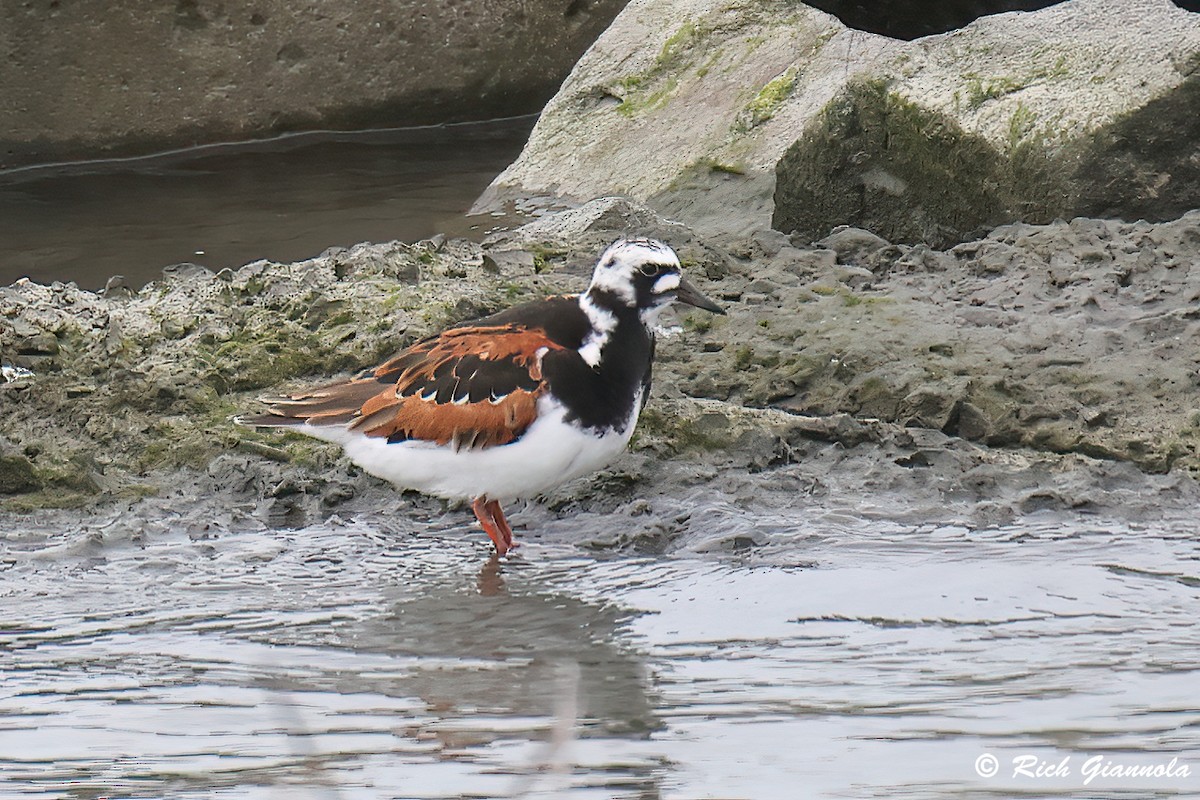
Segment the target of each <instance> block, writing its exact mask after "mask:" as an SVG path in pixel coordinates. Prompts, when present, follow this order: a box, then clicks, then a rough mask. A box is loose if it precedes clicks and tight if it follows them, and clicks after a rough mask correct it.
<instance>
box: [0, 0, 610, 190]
mask: <svg viewBox="0 0 1200 800" xmlns="http://www.w3.org/2000/svg"><path fill="white" fill-rule="evenodd" d="M623 4H624V0H586V1H583V0H576V2H572V3H559V2H549V0H537V1H536V2H522V3H508V2H503V1H502V0H465V2H454V1H453V0H427V1H426V2H420V3H395V2H391V0H368V2H360V3H340V2H333V1H332V0H314V2H307V3H301V4H297V3H288V2H283V0H257V2H255V3H253V4H242V3H224V4H223V3H215V2H211V0H178V2H173V3H149V4H147V3H139V2H131V0H116V2H109V3H61V4H60V3H58V2H52V3H16V2H13V3H3V4H0V168H3V167H9V166H13V165H18V164H28V163H35V162H38V161H47V160H61V159H68V158H78V157H85V158H95V157H99V156H103V155H112V154H123V153H130V152H145V151H147V150H149V149H152V148H161V147H167V146H171V147H179V146H186V145H191V144H199V143H204V142H212V141H228V140H231V139H247V138H254V137H261V136H264V135H267V134H270V133H272V132H278V131H286V130H304V129H312V128H322V129H327V128H356V127H389V126H393V127H394V126H403V125H415V124H425V123H439V122H450V121H455V120H478V119H487V118H489V117H496V116H513V115H518V114H529V113H534V112H536V111H537V110H538V109H540V108H541V107H542V105H543V104H544V103H545V101H546V99H547V98H548V97H549V96H550V95H551V94H553V92H554V90H555V89H556V88H557V87H558V84H559V83H560V82H561V80H562V78H563V76H565V75H566V74H567V72H568V71H569V70H570V69H571V65H572V64H573V63H574V62H575V60H576V59H577V58H578V57H579V55H580V54H581V53H582V52H583V51H584V50H585V49H586V48H587V47H588V45H590V44H591V43H592V41H593V40H594V39H595V38H596V36H597V35H598V34H599V33H600V32H601V31H602V30H604V27H605V26H606V25H607V24H608V23H609V21H611V20H612V18H613V16H614V15H616V13H617V12H618V11H619V10H620V8H621V6H622V5H623Z"/></svg>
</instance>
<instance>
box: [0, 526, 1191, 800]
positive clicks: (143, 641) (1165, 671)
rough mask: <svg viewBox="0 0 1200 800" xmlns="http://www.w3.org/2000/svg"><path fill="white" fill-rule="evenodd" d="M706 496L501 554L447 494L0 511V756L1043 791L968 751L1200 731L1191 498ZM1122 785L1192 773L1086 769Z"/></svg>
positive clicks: (611, 791) (362, 779)
mask: <svg viewBox="0 0 1200 800" xmlns="http://www.w3.org/2000/svg"><path fill="white" fill-rule="evenodd" d="M704 512H705V509H704V508H703V507H695V508H692V509H691V510H690V513H686V514H684V515H683V516H684V517H685V520H684V521H683V522H679V523H677V524H678V525H679V526H680V532H679V533H678V536H679V537H681V538H678V539H676V540H674V544H673V545H672V546H671V547H670V549H669V552H668V553H667V554H664V555H655V556H636V557H635V556H628V555H624V554H622V553H620V552H611V551H604V550H592V551H584V550H580V549H577V548H576V547H574V546H573V545H571V544H569V542H571V541H573V540H574V539H572V538H570V537H569V536H568V535H567V532H565V531H564V528H563V525H562V524H561V523H552V524H549V525H546V526H542V525H541V524H540V522H539V523H538V528H539V532H538V533H537V534H536V535H532V536H530V537H528V538H530V539H531V540H532V541H531V542H530V543H528V544H526V545H525V547H524V548H522V549H523V551H524V553H523V554H522V555H520V556H518V557H516V558H514V559H511V560H509V561H507V562H506V563H504V564H499V563H497V562H495V561H489V560H488V559H487V557H486V555H485V552H486V551H485V550H484V548H483V544H482V542H481V541H480V538H481V537H479V536H478V535H477V534H476V533H475V532H473V531H468V530H467V529H466V527H465V526H464V525H461V524H459V523H458V522H457V521H454V522H453V524H441V525H435V526H429V527H428V528H426V527H422V529H421V533H420V534H418V535H399V534H395V533H391V532H389V530H388V529H387V528H386V526H381V525H379V524H377V523H375V522H374V521H373V520H361V521H356V520H351V521H340V520H333V521H331V522H330V523H329V524H326V525H322V526H314V527H310V528H305V529H301V530H274V529H270V528H266V527H263V526H261V525H259V526H254V525H246V524H243V525H238V526H236V530H231V529H229V528H227V527H225V526H223V525H220V524H217V525H213V526H211V528H210V529H209V530H208V531H207V532H205V533H204V534H203V535H202V536H197V535H195V532H194V531H193V532H192V535H189V533H188V532H187V531H186V530H185V528H186V526H181V528H180V529H179V530H174V529H172V528H170V527H163V528H161V529H157V530H154V531H151V532H149V533H142V534H139V535H138V536H137V537H133V536H132V535H129V534H126V533H120V532H119V530H118V528H117V527H111V528H108V529H104V530H100V531H97V530H87V531H73V532H62V533H57V534H56V533H44V532H43V533H40V534H39V533H37V532H34V531H13V532H12V533H11V534H10V533H6V534H4V537H5V538H4V539H2V540H0V547H3V563H5V564H6V565H8V566H6V568H5V572H4V573H3V574H4V578H3V581H2V582H0V594H2V596H3V599H4V603H5V619H4V623H3V628H2V630H0V648H3V650H4V652H5V658H4V660H3V661H2V662H0V674H2V675H3V682H2V689H0V775H3V777H4V779H5V781H6V786H8V787H15V788H13V791H15V792H18V793H38V794H40V795H41V796H47V797H55V796H59V797H68V796H70V797H80V796H83V797H97V796H100V795H110V796H138V797H153V796H161V795H163V794H164V793H170V794H171V795H172V796H180V797H206V796H210V795H211V793H212V792H213V791H215V790H218V789H227V790H231V791H233V790H236V795H237V796H239V797H276V796H278V792H279V791H282V788H281V787H287V791H288V792H289V793H297V792H300V793H301V796H304V795H303V792H304V791H307V792H309V794H310V796H314V797H377V796H403V797H420V798H425V797H430V798H432V797H460V796H473V797H504V796H537V795H539V794H542V795H543V796H549V794H554V795H555V796H561V795H569V796H572V797H579V798H587V797H605V798H611V797H629V798H645V797H696V796H721V797H755V798H773V797H780V798H783V797H794V796H796V787H798V786H802V787H804V793H805V794H806V795H808V796H826V797H871V796H877V797H893V796H896V795H898V794H899V795H905V794H907V795H912V796H923V797H924V796H961V795H962V794H964V793H984V792H993V793H996V794H998V795H1001V796H1004V795H1008V794H1012V793H1013V792H1019V791H1020V792H1031V791H1032V792H1034V793H1037V794H1054V793H1061V794H1064V795H1069V794H1072V793H1077V792H1078V791H1079V790H1080V788H1081V784H1080V783H1079V782H1076V783H1064V782H1062V781H1059V782H1058V783H1054V782H1053V781H1049V782H1047V781H1045V780H1043V781H1042V782H1041V783H1029V781H1028V780H1026V779H1013V778H1006V777H1004V776H1003V775H1002V776H998V777H997V778H994V779H992V780H991V781H986V780H984V779H982V778H979V777H978V776H977V775H976V774H975V772H974V769H973V764H974V762H975V759H976V757H978V756H979V755H980V754H981V753H983V752H985V751H987V752H991V753H994V754H996V755H997V756H998V757H999V758H1000V759H1001V763H1003V764H1007V763H1008V760H1009V759H1011V757H1012V756H1013V755H1016V754H1019V753H1024V752H1036V753H1038V754H1040V755H1043V756H1045V757H1046V758H1048V759H1051V758H1053V759H1054V760H1060V759H1061V758H1062V757H1064V756H1072V757H1074V758H1076V761H1077V763H1082V758H1083V757H1084V756H1085V755H1086V754H1096V753H1104V754H1106V755H1107V756H1109V757H1125V758H1127V759H1139V758H1140V759H1142V760H1143V761H1144V760H1145V759H1146V758H1158V757H1160V756H1165V757H1166V758H1169V756H1170V755H1180V756H1181V757H1183V758H1185V759H1186V758H1187V757H1188V756H1191V757H1193V758H1194V757H1195V756H1194V754H1195V753H1196V752H1198V751H1200V712H1197V710H1196V704H1195V686H1196V673H1197V671H1200V633H1198V628H1197V626H1196V624H1195V620H1196V619H1197V617H1198V612H1200V592H1198V591H1197V588H1198V586H1200V576H1198V575H1197V572H1196V566H1195V565H1196V564H1197V563H1198V562H1200V543H1198V542H1197V540H1196V538H1195V537H1194V534H1192V533H1191V532H1190V525H1189V524H1188V523H1185V522H1182V521H1180V522H1178V523H1163V524H1162V525H1160V526H1157V527H1155V526H1150V527H1147V526H1142V527H1140V528H1134V527H1132V526H1127V525H1122V524H1120V523H1117V522H1104V521H1098V520H1095V519H1089V520H1080V519H1065V518H1058V519H1056V518H1051V517H1049V516H1038V515H1034V516H1032V517H1030V518H1028V519H1027V520H1024V521H1023V522H1022V523H1021V524H1019V525H1012V526H1007V527H1004V528H997V529H990V530H972V529H970V528H967V527H963V526H956V525H954V524H944V525H903V524H899V523H895V522H888V521H881V520H878V519H874V520H868V519H863V518H861V517H854V516H853V515H851V514H848V513H845V512H841V511H836V510H835V511H830V512H828V513H824V514H822V513H811V514H807V515H806V516H804V517H799V516H798V515H796V514H794V513H792V512H788V511H786V510H782V511H780V512H779V513H762V514H759V515H757V516H755V515H749V516H748V515H746V513H745V512H744V511H741V512H739V513H741V514H742V518H739V519H737V520H736V524H733V523H732V522H731V521H732V520H734V518H735V516H736V515H735V514H734V513H733V511H731V510H730V507H727V508H725V509H724V510H723V511H722V513H721V514H717V515H712V516H710V517H705V514H704ZM526 513H527V514H532V515H533V516H537V514H539V513H541V512H538V511H536V510H532V511H529V512H526ZM518 516H520V515H518ZM456 519H457V518H456ZM727 522H728V523H730V524H728V525H727V524H726V523H727ZM714 524H715V525H718V526H724V527H722V528H720V529H719V530H714V529H713V528H712V525H714ZM693 528H694V530H693ZM731 537H732V538H731ZM739 537H740V539H741V540H744V541H749V542H750V543H749V544H748V545H745V546H738V547H734V546H727V545H729V543H730V542H732V541H734V540H735V539H739ZM585 541H588V542H589V543H590V544H591V545H592V546H595V542H594V541H591V540H585ZM721 543H724V544H721ZM1160 760H1166V759H1160ZM1193 766H1194V767H1195V769H1194V771H1196V772H1198V773H1200V763H1198V764H1195V765H1193ZM1022 780H1024V781H1025V782H1024V783H1022ZM1080 780H1081V779H1080ZM1192 780H1193V781H1194V780H1195V779H1192ZM1122 787H1125V788H1130V787H1131V788H1132V790H1134V791H1143V792H1144V791H1149V790H1153V791H1170V790H1183V791H1195V790H1196V784H1195V783H1191V784H1187V783H1179V779H1175V782H1174V783H1172V782H1171V781H1170V780H1167V779H1159V782H1158V783H1154V782H1153V779H1151V782H1150V783H1146V781H1145V780H1143V781H1142V783H1140V784H1139V783H1137V782H1134V783H1126V784H1122V783H1119V782H1114V781H1111V780H1110V781H1109V782H1107V783H1099V784H1098V783H1093V784H1092V785H1091V786H1089V787H1088V788H1089V791H1090V790H1092V789H1094V791H1093V792H1092V794H1091V796H1116V795H1117V794H1118V793H1119V791H1120V790H1121V789H1122ZM1106 793H1107V794H1106Z"/></svg>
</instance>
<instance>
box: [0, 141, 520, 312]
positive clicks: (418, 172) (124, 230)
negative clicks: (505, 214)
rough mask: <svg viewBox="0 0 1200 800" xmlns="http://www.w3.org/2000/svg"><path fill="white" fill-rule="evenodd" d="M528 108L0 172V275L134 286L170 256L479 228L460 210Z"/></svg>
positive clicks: (240, 257)
mask: <svg viewBox="0 0 1200 800" xmlns="http://www.w3.org/2000/svg"><path fill="white" fill-rule="evenodd" d="M532 125H533V121H532V119H526V118H521V119H516V120H501V121H497V122H492V123H476V124H470V125H453V126H442V127H435V128H421V129H409V130H394V131H367V132H359V133H346V134H332V133H329V134H304V135H293V136H288V137H283V138H279V139H275V140H271V141H267V142H258V143H247V144H242V145H228V146H211V147H204V148H197V149H194V150H187V151H180V152H176V153H171V154H166V155H161V156H155V157H150V158H141V159H128V160H123V161H108V162H93V163H90V164H77V165H68V166H63V167H57V168H42V169H21V170H13V171H10V172H7V173H0V242H4V250H3V252H2V253H0V286H7V285H8V284H10V283H12V282H13V281H14V280H16V279H17V278H19V277H21V276H27V277H30V278H32V279H34V280H37V281H39V282H42V283H49V282H51V281H55V280H60V281H75V282H76V283H78V284H79V285H80V286H81V287H83V288H85V289H95V288H100V287H102V286H104V283H105V281H106V280H107V279H108V278H109V276H111V275H123V276H125V278H126V279H127V282H128V283H129V284H130V285H133V286H141V285H143V284H145V283H146V282H148V281H150V280H153V279H155V278H158V277H159V276H160V275H161V273H162V268H163V267H164V266H165V265H168V264H178V263H183V262H193V263H196V264H202V265H204V266H206V267H209V268H210V269H213V270H220V269H223V268H225V267H229V268H233V269H236V268H237V267H240V266H242V265H243V264H247V263H249V262H251V261H257V260H258V259H262V258H266V259H270V260H273V261H280V262H291V261H299V260H301V259H305V258H311V257H312V256H315V255H317V254H319V253H320V252H321V251H323V250H325V249H327V248H329V247H331V246H339V245H340V246H348V245H353V244H357V243H359V242H364V241H371V242H386V241H391V240H393V239H399V240H402V241H415V240H418V239H421V238H425V237H429V236H433V235H434V234H436V233H445V234H447V235H449V236H476V237H477V236H481V235H482V234H483V233H486V232H487V230H488V229H490V228H491V227H494V225H495V223H496V220H495V219H493V218H491V217H471V218H468V217H466V216H465V214H466V212H467V210H468V209H469V208H470V207H471V204H472V203H473V202H474V200H475V198H476V197H477V196H478V195H479V193H480V192H482V191H483V189H484V188H485V187H486V186H487V185H488V183H490V182H491V180H492V178H494V177H495V176H496V174H497V173H499V172H500V171H501V170H502V169H504V168H505V167H506V166H508V164H509V162H511V161H512V160H513V159H514V158H516V156H517V154H518V153H519V152H520V151H521V147H522V146H523V145H524V143H525V139H526V137H527V136H528V134H529V129H530V128H531V127H532Z"/></svg>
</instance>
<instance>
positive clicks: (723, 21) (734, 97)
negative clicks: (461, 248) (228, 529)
mask: <svg viewBox="0 0 1200 800" xmlns="http://www.w3.org/2000/svg"><path fill="white" fill-rule="evenodd" d="M646 31H652V32H654V33H652V34H651V35H649V36H647V35H646ZM1198 66H1200V17H1197V16H1196V15H1195V14H1192V13H1190V12H1187V11H1184V10H1182V9H1180V8H1177V7H1176V6H1174V5H1172V4H1171V3H1170V2H1168V0H1070V2H1066V3H1062V4H1059V5H1057V6H1053V7H1051V8H1047V9H1043V10H1041V11H1037V12H1031V13H1009V14H1002V15H998V16H994V17H986V18H983V19H980V20H976V21H975V22H974V23H972V24H971V25H969V26H967V27H966V28H964V29H962V30H960V31H955V32H953V33H949V34H944V35H939V36H931V37H926V38H923V39H920V40H917V41H913V42H900V41H895V40H892V39H887V38H884V37H880V36H876V35H873V34H868V33H863V32H860V31H851V30H848V29H847V28H845V27H844V26H843V25H842V24H841V23H840V22H838V21H837V20H836V19H834V18H833V17H831V16H828V15H826V14H824V13H822V12H819V11H816V10H814V9H811V8H809V7H807V6H802V5H797V4H794V3H782V2H778V3H754V4H750V3H733V4H730V3H723V2H717V0H671V1H670V2H668V0H641V1H640V2H639V1H636V0H635V2H633V3H630V5H629V6H627V7H626V9H625V10H624V11H623V12H622V13H621V14H620V15H619V16H618V17H617V19H616V20H615V21H614V23H613V25H612V26H611V27H610V28H609V29H608V31H606V32H605V33H604V35H603V36H602V37H601V38H600V39H599V40H598V41H597V43H596V44H595V45H594V46H593V48H592V49H591V50H590V51H589V52H588V53H587V54H586V55H585V56H584V58H583V59H581V60H580V62H579V64H578V65H577V66H576V68H575V70H574V71H573V72H572V74H571V76H570V77H569V78H568V79H567V81H566V82H565V83H564V84H563V87H562V89H561V90H560V92H559V94H558V95H557V96H556V97H555V98H554V99H553V100H552V101H551V102H550V104H549V105H548V106H547V107H546V110H545V112H544V113H543V115H542V118H541V119H540V120H539V122H538V124H537V126H536V127H535V129H534V131H533V134H532V135H531V137H530V140H529V144H528V145H527V147H526V149H525V151H524V152H523V153H522V154H521V156H520V158H519V159H518V160H517V161H516V162H515V163H514V164H513V165H511V166H510V167H509V168H508V169H507V170H506V171H505V172H504V173H502V174H501V175H500V176H499V177H498V178H497V179H496V181H495V182H494V183H493V185H492V186H491V187H489V189H488V191H487V192H486V193H485V194H484V196H483V197H482V198H481V199H480V202H479V204H478V205H477V208H479V209H481V210H482V209H494V208H497V207H500V206H502V205H504V203H505V202H507V201H511V200H513V199H516V198H519V197H529V196H534V197H543V198H554V199H557V200H559V201H565V202H568V203H570V202H578V201H581V200H587V199H589V198H591V197H595V196H599V195H604V194H611V193H614V192H617V193H625V194H628V195H631V196H633V197H636V198H638V199H642V200H646V201H648V202H650V204H651V205H652V206H654V207H656V208H657V209H658V210H660V211H665V212H666V213H668V214H671V215H673V216H677V217H679V218H681V219H683V220H684V221H686V222H689V223H691V224H696V225H700V226H703V227H704V228H705V229H706V230H710V231H729V232H745V231H748V230H752V229H754V228H756V227H760V226H762V225H765V224H767V223H768V222H773V224H774V226H775V227H776V228H778V229H780V230H783V231H786V232H792V231H796V232H799V233H800V234H801V235H803V236H804V237H806V238H810V239H816V238H820V237H821V236H824V235H825V234H826V233H828V231H829V230H830V229H831V228H832V227H834V226H836V225H838V224H844V223H849V224H853V225H856V226H859V227H864V228H869V229H872V230H874V231H875V232H876V233H879V234H880V235H882V236H885V237H886V238H888V239H890V240H892V241H902V242H915V241H927V242H930V243H933V244H936V245H945V244H949V243H953V242H955V241H962V240H964V239H966V238H969V237H970V235H971V234H973V233H977V232H978V231H980V230H981V229H983V228H985V227H986V226H990V225H995V224H1000V223H1003V222H1006V221H1012V220H1015V219H1024V220H1028V221H1034V222H1048V221H1050V220H1052V219H1054V218H1055V217H1058V216H1072V215H1075V214H1084V213H1088V214H1105V215H1110V216H1124V217H1130V218H1137V217H1148V218H1153V219H1169V218H1172V217H1175V216H1178V215H1179V214H1180V213H1182V212H1183V211H1186V210H1187V209H1189V208H1193V207H1196V206H1198V205H1200V188H1198V187H1200V182H1197V181H1196V180H1194V176H1195V171H1196V169H1197V167H1196V164H1197V163H1200V150H1198V149H1197V148H1198V147H1200V136H1198V135H1197V134H1198V133H1200V121H1198V120H1200V115H1197V114H1195V113H1194V110H1195V108H1196V97H1197V94H1198V89H1197V83H1196V82H1197V81H1198V80H1200V75H1198V74H1197V67H1198Z"/></svg>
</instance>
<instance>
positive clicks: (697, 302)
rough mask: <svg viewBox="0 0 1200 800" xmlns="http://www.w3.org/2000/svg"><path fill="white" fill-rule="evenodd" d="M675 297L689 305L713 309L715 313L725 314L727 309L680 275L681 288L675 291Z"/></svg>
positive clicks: (708, 309) (707, 309)
mask: <svg viewBox="0 0 1200 800" xmlns="http://www.w3.org/2000/svg"><path fill="white" fill-rule="evenodd" d="M675 299H676V300H678V301H679V302H681V303H687V304H688V305H689V306H695V307H696V308H703V309H704V310H705V311H711V312H713V313H714V314H724V313H725V309H723V308H721V307H720V306H719V305H717V304H716V303H714V302H713V301H712V300H709V299H708V298H707V297H705V296H704V295H703V294H701V293H700V290H699V289H697V288H696V287H695V286H693V285H692V284H691V281H689V280H688V279H687V278H685V277H683V276H682V275H680V276H679V288H678V289H677V290H676V291H675Z"/></svg>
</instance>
